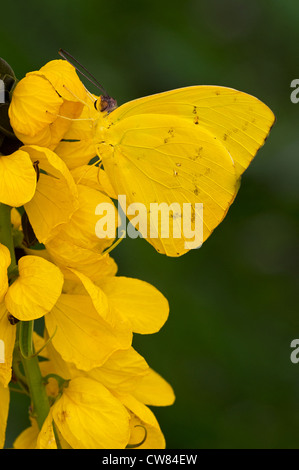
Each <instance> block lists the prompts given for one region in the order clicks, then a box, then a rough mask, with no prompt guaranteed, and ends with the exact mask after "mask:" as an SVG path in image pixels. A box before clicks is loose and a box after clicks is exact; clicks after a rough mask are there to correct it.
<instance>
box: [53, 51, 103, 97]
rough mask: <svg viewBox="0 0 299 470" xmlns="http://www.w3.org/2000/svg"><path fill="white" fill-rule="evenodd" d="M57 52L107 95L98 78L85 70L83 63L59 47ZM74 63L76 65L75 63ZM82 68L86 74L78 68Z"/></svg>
mask: <svg viewBox="0 0 299 470" xmlns="http://www.w3.org/2000/svg"><path fill="white" fill-rule="evenodd" d="M58 54H59V55H60V56H61V57H63V59H65V60H67V62H69V64H71V65H72V66H73V67H75V69H76V70H77V72H79V73H81V75H83V77H85V78H86V79H87V80H89V81H90V83H92V84H93V85H94V86H95V87H96V88H99V89H100V90H101V92H102V93H103V94H104V95H105V96H109V95H108V93H107V92H106V90H105V88H104V87H103V86H102V85H101V84H100V83H99V82H98V80H97V79H96V78H95V77H94V76H93V75H92V74H91V73H90V72H89V70H87V68H86V67H84V65H82V64H80V62H79V61H78V60H77V59H75V57H73V56H72V55H71V54H70V53H69V52H66V51H65V50H64V49H59V51H58ZM75 64H76V65H75ZM79 67H80V68H81V69H83V70H84V72H86V74H85V73H84V72H82V70H80V68H79Z"/></svg>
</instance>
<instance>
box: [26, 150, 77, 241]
mask: <svg viewBox="0 0 299 470" xmlns="http://www.w3.org/2000/svg"><path fill="white" fill-rule="evenodd" d="M22 148H23V149H24V150H25V151H26V152H27V153H28V155H29V156H30V158H31V161H32V162H37V164H38V166H39V168H40V170H41V171H40V173H39V179H38V183H37V186H36V192H35V194H34V197H33V198H32V199H31V200H30V201H29V202H28V203H26V204H25V205H24V208H25V211H26V213H27V215H28V218H29V221H30V223H31V225H32V227H33V230H34V233H35V235H36V237H37V239H38V241H39V242H40V243H46V242H47V241H48V240H50V239H51V238H52V237H53V236H54V235H55V234H56V233H58V232H59V230H60V228H61V227H62V225H63V224H64V223H66V222H68V221H69V220H70V218H71V216H72V214H73V213H74V212H75V210H76V209H77V208H78V191H77V187H76V184H75V182H74V180H73V178H72V176H71V174H70V172H69V170H68V169H67V167H66V165H65V163H64V162H63V161H62V160H61V159H60V158H59V157H58V156H57V155H56V154H55V153H54V152H52V151H51V150H49V149H47V148H44V147H38V146H35V145H32V146H25V147H22Z"/></svg>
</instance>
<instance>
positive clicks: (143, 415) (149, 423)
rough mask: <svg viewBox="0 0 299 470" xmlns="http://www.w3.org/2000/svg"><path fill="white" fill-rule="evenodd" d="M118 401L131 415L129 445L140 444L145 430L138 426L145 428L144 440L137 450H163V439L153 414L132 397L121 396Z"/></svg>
mask: <svg viewBox="0 0 299 470" xmlns="http://www.w3.org/2000/svg"><path fill="white" fill-rule="evenodd" d="M120 400H121V402H122V403H123V404H124V405H125V406H126V407H127V408H128V409H129V410H130V411H131V412H132V413H133V416H132V418H131V422H130V428H131V436H130V440H129V444H131V445H132V444H133V445H134V444H138V443H139V442H142V440H143V439H144V436H145V430H144V429H143V428H142V427H140V426H143V427H145V428H146V440H145V442H144V443H143V444H142V445H141V446H140V447H138V448H139V449H164V448H165V439H164V436H163V433H162V431H161V429H160V426H159V423H158V421H157V419H156V417H155V415H154V413H153V412H152V411H151V410H150V409H149V408H148V407H147V406H145V405H144V404H143V403H140V402H139V401H138V400H136V399H135V398H134V397H132V395H123V396H121V397H120Z"/></svg>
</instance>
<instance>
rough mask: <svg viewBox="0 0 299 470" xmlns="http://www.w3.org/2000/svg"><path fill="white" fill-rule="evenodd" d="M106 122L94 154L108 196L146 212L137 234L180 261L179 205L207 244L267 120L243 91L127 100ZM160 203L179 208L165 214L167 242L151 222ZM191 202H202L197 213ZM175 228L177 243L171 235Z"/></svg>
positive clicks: (194, 91)
mask: <svg viewBox="0 0 299 470" xmlns="http://www.w3.org/2000/svg"><path fill="white" fill-rule="evenodd" d="M107 119H108V125H107V130H106V131H105V133H104V134H103V141H104V144H102V147H101V149H100V151H101V153H102V158H103V164H104V168H105V171H106V172H107V174H108V177H109V179H110V180H111V184H112V186H113V187H114V190H115V191H116V193H117V194H123V195H126V205H127V207H128V206H129V205H130V204H132V203H141V204H142V205H144V206H145V207H146V215H145V214H143V223H142V224H139V226H138V229H139V231H140V232H141V233H142V235H143V236H144V237H145V238H147V239H148V241H149V242H150V243H151V244H152V245H153V246H154V247H155V248H156V249H157V250H158V251H160V252H162V253H166V254H167V255H168V256H179V255H181V254H183V253H185V252H186V251H188V249H189V248H188V245H186V241H187V238H188V237H185V236H184V233H183V232H184V231H183V230H182V227H183V217H182V215H183V213H184V210H183V209H184V203H185V204H186V203H189V204H190V203H191V205H192V208H191V210H190V214H189V219H188V217H187V219H186V220H187V221H189V222H190V224H189V225H190V228H191V227H192V228H193V229H195V228H196V227H195V225H196V221H198V219H200V218H202V219H203V234H202V241H204V240H206V239H207V238H208V236H209V235H210V234H211V232H212V231H213V230H214V228H215V227H216V226H217V225H218V224H219V223H220V222H221V221H222V220H223V218H224V216H225V215H226V212H227V210H228V208H229V206H230V205H231V203H232V202H233V200H234V198H235V195H236V193H237V190H238V187H239V176H240V175H241V174H242V172H243V171H244V170H245V169H246V168H247V167H248V165H249V163H250V161H251V160H252V158H253V157H254V155H255V154H256V152H257V150H258V149H259V147H260V146H261V145H262V144H263V143H264V141H265V138H266V137H267V135H268V133H269V130H270V128H271V126H272V124H273V121H274V116H273V113H272V112H271V111H270V109H269V108H268V107H267V106H265V105H264V104H263V103H261V102H260V101H259V100H257V99H256V98H254V97H252V96H250V95H247V94H245V93H241V92H239V91H236V90H233V89H229V88H223V87H212V86H198V87H188V88H182V89H178V90H173V91H169V92H166V93H160V94H157V95H152V96H149V97H145V98H141V99H138V100H135V101H131V102H129V103H126V104H125V105H123V106H120V107H119V108H117V109H116V110H115V111H113V112H112V113H111V114H110V115H109V116H108V118H107ZM161 203H162V204H163V203H166V204H167V205H168V206H169V205H170V204H174V203H175V204H178V206H179V207H180V210H178V206H176V210H174V211H173V213H172V214H171V217H170V226H169V234H170V236H169V237H164V236H163V234H162V229H163V223H164V222H161V220H159V221H158V222H157V218H156V219H155V220H154V219H153V206H151V204H161ZM195 203H202V204H203V213H202V212H201V211H200V209H199V208H198V209H197V208H196V206H195ZM128 217H129V219H130V220H132V217H133V216H132V215H130V214H128ZM184 219H185V216H184ZM153 224H154V227H153ZM140 225H141V226H140ZM179 226H180V227H181V237H177V234H178V230H177V231H175V230H174V228H178V227H179ZM150 230H151V232H150ZM174 232H175V236H174ZM163 233H164V232H163ZM189 235H190V233H189ZM189 241H190V238H189Z"/></svg>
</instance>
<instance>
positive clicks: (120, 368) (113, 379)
mask: <svg viewBox="0 0 299 470" xmlns="http://www.w3.org/2000/svg"><path fill="white" fill-rule="evenodd" d="M148 370H149V367H148V365H147V363H146V361H145V360H144V359H143V357H142V356H140V354H138V353H137V352H136V351H135V350H134V349H133V348H130V349H127V350H125V351H116V352H115V353H113V354H112V356H110V358H109V359H108V360H107V361H106V362H105V363H104V364H103V365H102V366H101V367H97V368H95V369H92V370H90V371H89V372H88V376H89V377H91V378H93V379H95V380H97V381H98V382H100V383H102V384H103V385H105V387H106V388H108V389H109V390H115V391H116V392H118V393H129V392H131V391H132V390H135V387H136V386H138V384H139V382H140V381H141V380H142V377H143V376H145V375H146V374H147V373H148Z"/></svg>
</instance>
